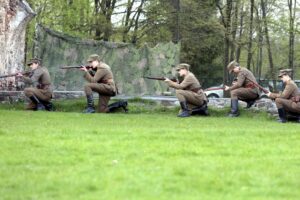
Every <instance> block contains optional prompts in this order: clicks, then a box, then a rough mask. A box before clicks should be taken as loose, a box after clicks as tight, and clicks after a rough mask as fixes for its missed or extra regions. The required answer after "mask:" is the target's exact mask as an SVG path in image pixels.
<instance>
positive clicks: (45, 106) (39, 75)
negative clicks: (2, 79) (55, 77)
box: [17, 58, 53, 111]
mask: <svg viewBox="0 0 300 200" xmlns="http://www.w3.org/2000/svg"><path fill="white" fill-rule="evenodd" d="M27 65H28V66H29V67H30V68H31V73H30V74H29V76H28V77H26V76H23V74H21V73H19V74H18V75H17V76H18V77H22V78H23V81H24V82H25V83H27V84H32V86H33V87H29V88H25V89H24V94H25V96H26V97H28V98H29V99H30V100H31V102H30V103H29V105H28V106H27V108H26V109H27V110H48V111H52V110H53V105H52V103H51V102H50V100H51V98H52V87H51V79H50V74H49V72H48V69H47V68H45V67H42V66H41V65H42V64H41V60H40V59H37V58H33V59H31V60H30V61H29V62H28V63H27Z"/></svg>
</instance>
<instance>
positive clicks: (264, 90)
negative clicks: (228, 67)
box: [246, 77, 269, 94]
mask: <svg viewBox="0 0 300 200" xmlns="http://www.w3.org/2000/svg"><path fill="white" fill-rule="evenodd" d="M246 79H247V80H248V81H250V82H251V83H252V84H253V85H255V86H256V87H258V88H259V89H260V90H261V91H263V92H264V93H265V94H268V93H269V91H268V90H266V89H265V88H263V87H262V86H260V85H259V84H257V83H255V82H254V81H252V80H250V79H249V78H247V77H246Z"/></svg>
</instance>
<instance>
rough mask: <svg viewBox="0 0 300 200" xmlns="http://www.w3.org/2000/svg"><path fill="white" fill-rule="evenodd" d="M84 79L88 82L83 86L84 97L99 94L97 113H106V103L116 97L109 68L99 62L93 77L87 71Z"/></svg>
mask: <svg viewBox="0 0 300 200" xmlns="http://www.w3.org/2000/svg"><path fill="white" fill-rule="evenodd" d="M84 78H85V79H86V80H87V81H88V82H89V83H87V84H86V85H85V86H84V91H85V94H86V95H92V93H93V92H97V93H98V94H99V103H98V112H108V102H109V100H110V98H111V97H112V96H115V95H116V86H115V83H114V78H113V74H112V71H111V68H110V67H109V66H108V65H107V64H105V63H103V62H100V63H99V65H98V66H97V71H96V72H95V74H94V75H91V73H90V72H89V71H88V72H86V73H85V75H84Z"/></svg>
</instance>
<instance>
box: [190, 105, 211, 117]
mask: <svg viewBox="0 0 300 200" xmlns="http://www.w3.org/2000/svg"><path fill="white" fill-rule="evenodd" d="M191 115H204V116H208V115H209V113H208V109H207V103H205V104H203V105H202V106H199V107H197V108H194V109H193V110H192V113H191Z"/></svg>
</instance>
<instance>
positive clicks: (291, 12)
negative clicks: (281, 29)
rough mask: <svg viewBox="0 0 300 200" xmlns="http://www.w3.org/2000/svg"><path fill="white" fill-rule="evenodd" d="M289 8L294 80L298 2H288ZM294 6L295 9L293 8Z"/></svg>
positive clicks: (291, 62)
mask: <svg viewBox="0 0 300 200" xmlns="http://www.w3.org/2000/svg"><path fill="white" fill-rule="evenodd" d="M288 6H289V19H290V21H289V22H290V27H289V68H291V69H293V71H292V78H293V77H294V73H295V72H294V70H295V69H294V54H295V53H294V52H295V14H296V0H294V5H293V0H288ZM293 6H294V7H293Z"/></svg>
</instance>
